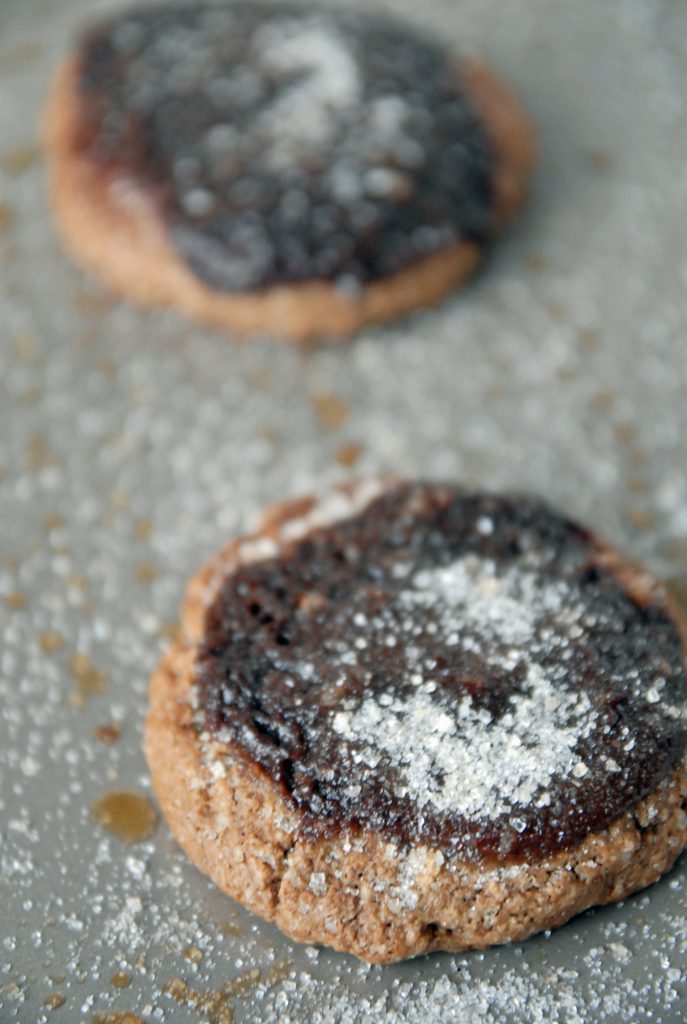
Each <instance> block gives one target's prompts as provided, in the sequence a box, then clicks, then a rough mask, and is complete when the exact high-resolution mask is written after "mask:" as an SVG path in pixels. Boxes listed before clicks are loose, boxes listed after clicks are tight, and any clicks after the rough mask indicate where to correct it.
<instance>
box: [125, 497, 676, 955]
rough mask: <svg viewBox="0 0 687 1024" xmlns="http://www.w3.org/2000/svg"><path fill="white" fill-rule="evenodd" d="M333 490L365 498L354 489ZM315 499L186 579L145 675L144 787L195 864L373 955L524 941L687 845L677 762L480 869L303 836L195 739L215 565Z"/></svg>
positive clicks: (284, 811)
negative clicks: (176, 629)
mask: <svg viewBox="0 0 687 1024" xmlns="http://www.w3.org/2000/svg"><path fill="white" fill-rule="evenodd" d="M357 486H358V487H359V486H360V485H357ZM341 493H343V494H344V495H345V496H346V497H348V498H350V499H351V501H352V502H353V501H355V500H356V495H357V497H358V499H359V498H360V492H359V490H358V491H357V490H356V485H349V486H348V487H345V488H342V489H341ZM313 508H314V509H315V511H316V509H317V506H314V505H313V503H312V502H309V501H305V502H299V503H294V504H291V505H288V506H282V507H281V508H279V509H277V510H276V511H274V512H273V513H272V514H271V515H269V516H268V517H267V518H266V520H265V521H264V525H263V530H262V532H261V533H259V534H256V535H255V537H253V538H249V539H248V540H247V541H246V539H244V540H243V541H237V542H235V543H234V544H232V545H230V546H229V547H228V548H226V549H225V550H224V551H223V552H221V553H220V554H219V555H218V556H217V557H216V558H215V559H213V560H212V561H211V562H210V563H209V564H208V565H207V566H205V567H204V568H203V569H202V570H201V571H200V572H199V573H198V574H197V575H196V576H195V577H194V578H193V579H192V581H191V583H190V585H189V589H188V596H187V601H186V604H185V607H184V614H183V632H184V638H183V639H182V640H180V641H179V642H178V643H177V644H175V646H174V647H173V648H172V649H171V650H170V652H169V653H168V654H167V655H166V656H165V657H164V658H163V660H162V662H161V663H160V665H159V666H158V668H157V670H156V671H155V673H154V674H153V677H152V680H151V688H150V712H149V716H148V721H147V727H146V739H145V747H146V756H147V759H148V764H149V765H150V769H151V773H152V778H153V785H154V788H155V791H156V793H157V796H158V799H159V801H160V805H161V808H162V810H163V812H164V815H165V817H166V818H167V820H168V822H169V825H170V828H171V830H172V832H173V834H174V836H175V837H176V839H177V840H178V842H179V843H180V845H181V846H182V847H183V849H184V850H185V851H186V853H187V854H188V856H189V857H190V858H191V860H193V862H194V863H195V864H196V865H197V866H198V867H199V868H200V870H201V871H203V872H205V873H206V874H208V875H209V876H210V877H211V878H212V879H213V880H214V882H215V883H216V884H217V885H218V886H219V887H220V888H221V889H223V890H224V891H225V892H227V893H228V894H229V895H230V896H232V897H234V898H235V899H237V900H239V901H240V902H241V903H243V904H244V905H246V906H247V907H249V908H250V909H251V910H253V911H255V912H256V913H257V914H260V915H261V916H262V917H264V918H266V919H267V920H269V921H273V922H274V923H275V924H277V925H278V927H279V928H281V929H282V931H284V932H285V933H286V934H287V935H289V936H290V937H291V938H293V939H296V940H298V941H301V942H311V943H324V944H326V945H329V946H332V947H334V948H335V949H338V950H342V951H346V952H351V953H354V954H355V955H356V956H358V957H360V958H361V959H363V960H367V961H369V962H372V963H388V962H391V961H394V960H400V959H403V958H406V957H411V956H416V955H418V954H421V953H427V952H431V951H434V950H452V951H456V952H459V951H462V950H466V949H471V948H484V947H487V946H490V945H494V944H497V943H503V942H509V941H512V940H516V939H522V938H525V937H526V936H528V935H530V934H532V933H533V932H537V931H541V930H543V929H547V928H554V927H557V926H558V925H561V924H563V923H564V922H565V921H567V920H568V919H569V918H571V917H572V916H574V915H575V914H578V913H579V912H580V911H582V910H585V909H586V908H587V907H590V906H593V905H596V904H602V903H609V902H613V901H616V900H621V899H624V898H625V897H627V896H629V895H630V894H631V893H633V892H635V891H637V890H638V889H641V888H643V887H644V886H647V885H650V884H651V883H652V882H655V881H656V880H657V879H658V878H659V877H660V876H661V875H662V874H663V873H664V872H666V871H667V870H669V869H670V867H671V866H672V865H673V863H674V861H675V860H676V858H677V856H678V855H679V853H680V852H681V850H682V849H683V848H684V847H685V845H686V844H687V814H686V813H685V809H686V807H687V770H686V769H685V767H684V766H680V767H678V768H676V769H675V770H674V771H673V772H672V774H671V775H670V776H669V778H668V779H666V780H665V782H663V783H662V784H661V785H660V786H659V787H658V788H657V789H656V790H655V791H654V792H653V793H651V794H650V795H649V796H648V797H646V798H645V799H643V800H641V801H640V802H639V803H638V804H637V805H636V806H635V807H634V808H632V809H631V810H629V811H627V812H626V813H625V814H623V815H622V816H621V817H620V818H618V819H617V820H616V821H615V822H613V823H612V824H611V825H610V826H609V827H607V828H605V829H602V830H600V831H598V832H594V833H591V834H589V835H587V836H586V838H585V839H584V841H583V842H582V843H580V844H579V845H578V846H577V847H575V848H574V849H570V850H564V851H562V852H559V853H557V854H555V855H553V856H548V857H543V858H541V859H539V860H537V861H533V862H532V863H529V864H526V865H506V866H494V867H489V866H485V865H476V864H471V863H468V862H466V861H461V860H459V859H452V860H451V861H446V860H445V859H444V857H443V855H442V854H441V852H440V851H439V850H436V849H432V848H431V847H428V846H418V847H415V848H414V849H411V850H407V849H404V848H403V847H401V846H397V845H395V844H393V843H390V842H389V841H388V840H387V839H386V838H385V837H383V836H380V835H378V834H374V833H371V832H367V833H366V832H362V833H360V834H358V835H357V836H355V837H352V838H351V837H349V838H348V839H347V838H346V837H345V836H337V837H332V838H323V839H319V840H318V841H315V842H312V841H305V840H304V839H303V838H301V837H299V818H298V814H297V812H296V811H295V810H294V809H293V807H292V806H291V804H290V803H289V802H288V801H287V800H286V798H285V797H283V796H282V794H281V792H280V790H279V789H278V787H277V786H276V784H274V783H273V782H272V781H271V780H270V779H269V778H268V777H267V776H266V775H265V774H264V773H263V772H261V771H260V770H259V769H257V768H255V767H254V766H253V765H251V764H249V763H248V762H247V761H246V760H245V759H244V758H243V757H242V756H241V755H240V753H239V752H237V751H231V750H229V751H228V750H227V748H226V747H225V746H222V745H221V744H218V743H216V742H215V741H212V740H211V739H210V738H209V737H208V738H207V741H204V742H202V743H201V742H200V740H199V734H198V731H197V729H196V726H195V725H194V724H193V721H192V715H193V712H192V709H191V706H190V704H189V702H188V693H189V686H190V684H191V682H192V679H193V673H194V661H195V652H196V647H195V644H196V643H197V641H198V639H199V638H200V636H201V634H202V625H203V614H204V609H205V607H206V606H207V604H208V602H209V601H211V600H212V597H213V595H214V593H215V591H216V588H217V586H218V585H219V583H220V582H221V580H222V578H223V577H224V575H225V574H226V573H227V572H228V571H231V570H232V568H233V567H235V566H236V565H237V564H239V563H240V561H241V560H243V559H245V558H246V557H247V555H246V552H247V551H248V550H249V548H248V547H247V546H246V545H247V544H248V545H250V544H255V543H256V542H257V543H258V544H259V543H260V542H262V541H265V540H268V541H269V540H275V541H276V540H278V539H279V534H280V530H281V529H282V527H283V526H284V525H285V524H290V525H291V526H293V524H294V523H296V522H297V521H298V520H301V521H302V523H303V529H304V530H305V529H306V528H307V520H306V519H305V518H304V517H307V515H308V514H309V513H312V511H313ZM242 547H243V550H242ZM256 557H258V554H257V551H256ZM598 559H599V562H600V563H601V562H603V564H604V565H605V567H606V568H607V569H609V570H610V571H614V572H616V573H617V574H618V576H619V577H622V579H623V583H624V585H625V586H627V587H628V589H629V590H630V591H631V592H632V593H633V596H634V597H635V598H636V599H637V600H638V601H642V600H649V598H650V597H651V596H652V595H654V596H655V588H656V584H654V583H653V582H652V583H651V586H649V583H648V582H647V577H646V574H645V573H643V572H642V570H639V569H637V568H636V567H634V566H632V564H631V563H629V562H626V561H625V560H624V559H622V558H621V556H619V555H617V553H615V552H613V550H612V549H610V548H609V547H608V545H603V544H602V543H600V546H599V555H598ZM671 613H673V614H676V613H675V609H674V607H673V606H671ZM676 621H678V622H679V623H680V624H681V620H680V619H679V617H677V618H676Z"/></svg>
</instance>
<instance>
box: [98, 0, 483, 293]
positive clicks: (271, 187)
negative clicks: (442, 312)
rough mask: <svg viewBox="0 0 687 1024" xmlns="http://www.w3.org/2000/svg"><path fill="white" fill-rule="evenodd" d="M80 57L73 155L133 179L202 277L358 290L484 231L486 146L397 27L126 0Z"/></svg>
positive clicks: (331, 14)
mask: <svg viewBox="0 0 687 1024" xmlns="http://www.w3.org/2000/svg"><path fill="white" fill-rule="evenodd" d="M78 63H79V72H80V78H79V89H80V109H79V117H80V125H79V133H78V134H79V139H78V145H79V147H80V149H81V150H82V152H84V153H86V154H88V156H89V157H90V158H91V159H92V160H93V161H95V162H97V163H98V164H99V165H100V166H101V167H102V168H103V171H104V172H105V171H107V172H108V173H111V174H112V175H113V176H114V177H118V178H120V179H122V180H126V178H130V179H132V180H133V181H134V182H136V183H137V184H138V185H139V186H143V187H144V188H145V190H146V193H147V194H148V195H149V196H151V197H153V199H154V201H155V203H156V205H157V208H158V210H159V212H160V214H161V215H162V216H163V217H164V219H165V221H166V223H167V226H168V230H169V233H170V236H171V239H172V241H173V244H174V245H175V247H176V249H177V251H178V253H179V255H180V256H181V257H182V259H183V260H184V261H185V262H186V263H187V264H188V265H189V266H190V267H191V268H192V269H193V271H194V272H195V273H196V275H197V276H198V277H200V278H201V279H202V280H204V281H205V282H207V283H208V284H210V285H211V286H212V287H214V288H216V289H220V290H223V291H227V292H234V291H247V290H254V289H258V288H262V287H264V286H267V285H271V284H277V283H292V282H298V281H306V280H313V279H314V280H328V281H334V282H336V283H337V285H338V286H340V287H342V288H344V289H353V290H355V288H356V287H358V286H359V285H360V284H364V283H366V282H369V281H373V280H375V279H378V278H380V277H384V276H386V275H389V274H392V273H394V272H396V271H399V270H401V269H403V268H405V267H408V266H412V265H413V264H414V263H415V262H416V261H418V260H419V259H421V258H423V257H424V256H427V255H429V254H431V253H434V252H437V251H439V250H441V249H443V248H446V247H447V246H450V245H452V244H454V243H456V242H459V241H477V242H481V241H483V240H484V239H485V237H486V236H487V234H488V232H489V228H490V224H491V223H492V221H493V195H492V185H491V179H492V164H493V156H492V152H491V147H490V144H489V142H488V140H487V138H486V136H485V133H484V131H483V129H482V127H481V124H480V122H479V119H478V117H477V115H476V112H475V110H474V107H473V104H472V101H471V98H470V96H469V94H468V92H467V91H466V90H465V88H464V87H463V86H462V85H461V83H460V76H459V69H458V68H457V65H456V61H455V60H454V58H453V57H452V56H450V55H447V54H446V53H444V52H443V51H442V50H441V49H440V48H439V47H438V46H437V45H435V43H433V42H431V41H429V40H427V39H424V38H422V37H421V36H418V35H417V34H415V33H414V32H413V31H411V30H409V29H407V28H404V27H403V26H401V25H398V24H396V23H395V22H392V21H388V20H386V19H383V18H381V17H378V16H373V15H367V14H364V13H362V12H359V13H355V12H349V11H341V12H336V11H328V12H325V11H314V10H308V9H306V8H303V9H301V8H297V7H292V6H286V5H281V4H280V5H278V6H277V5H270V4H258V3H245V2H238V3H233V4H229V5H224V4H223V5H221V6H220V5H206V4H197V5H193V6H185V7H184V6H182V7H161V8H158V9H151V10H145V9H143V10H135V9H134V10H132V11H130V12H128V13H125V14H123V15H120V16H118V17H116V18H115V19H114V20H111V21H109V22H107V23H105V24H103V25H102V26H101V27H100V28H97V29H95V30H94V31H93V32H92V33H91V34H90V35H89V36H88V37H87V38H86V39H85V40H84V42H83V44H82V47H81V50H80V54H79V60H78Z"/></svg>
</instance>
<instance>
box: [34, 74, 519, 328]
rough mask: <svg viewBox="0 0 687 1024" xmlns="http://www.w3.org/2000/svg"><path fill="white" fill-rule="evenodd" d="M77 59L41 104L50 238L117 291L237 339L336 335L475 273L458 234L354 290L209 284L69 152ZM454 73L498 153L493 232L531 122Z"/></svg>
mask: <svg viewBox="0 0 687 1024" xmlns="http://www.w3.org/2000/svg"><path fill="white" fill-rule="evenodd" d="M77 68H78V65H77V60H76V58H75V57H69V58H67V59H66V60H65V61H64V62H63V64H62V65H61V67H60V68H59V69H58V71H57V73H56V75H55V77H54V80H53V82H52V85H51V87H50V90H49V94H48V98H47V102H46V106H45V111H44V118H43V135H44V141H45V148H46V151H47V155H48V175H49V192H50V198H51V202H52V208H53V213H54V218H55V223H56V226H57V231H58V235H59V236H60V239H61V241H62V244H63V246H64V248H65V249H66V251H67V252H68V253H69V254H70V256H71V257H72V259H73V260H74V262H75V263H77V264H78V265H79V266H81V267H82V268H83V269H85V270H86V271H89V272H91V273H93V274H94V275H95V276H96V277H99V278H100V279H101V280H102V281H103V282H104V283H105V284H106V285H107V286H108V287H109V288H110V289H111V290H112V291H113V292H114V293H116V294H117V295H119V296H121V297H123V298H127V299H131V300H133V301H135V302H137V303H138V304H140V305H143V306H152V307H157V306H161V307H165V306H171V307H176V308H177V309H179V310H180V311H181V312H183V313H184V314H186V315H187V316H188V317H190V318H191V319H195V320H198V321H200V322H203V323H206V324H208V325H210V326H213V327H217V328H224V329H226V330H228V331H230V332H231V333H233V334H235V335H237V336H244V335H254V334H267V335H270V336H272V337H274V338H275V339H277V340H285V341H300V340H305V339H309V338H312V337H318V336H323V337H327V338H330V339H332V340H335V339H343V338H346V337H349V336H350V335H352V334H354V333H355V332H357V331H359V330H361V329H362V328H363V327H365V326H368V325H371V324H375V323H382V322H384V321H386V320H391V319H393V318H395V317H397V316H401V315H403V314H406V313H410V312H411V311H412V310H414V309H417V308H422V307H425V306H431V305H434V304H436V303H438V302H439V301H440V300H441V299H443V298H444V297H445V296H446V295H447V294H449V293H450V292H451V291H453V290H454V289H456V288H457V287H458V286H459V285H461V284H462V283H463V282H464V281H465V280H466V279H467V278H468V277H469V276H470V275H471V274H472V272H473V270H474V269H475V268H476V266H477V264H478V262H479V260H480V255H481V247H480V246H478V245H476V244H474V243H467V242H465V243H459V244H457V245H453V246H450V247H447V248H446V249H443V250H440V251H438V252H436V253H433V254H431V255H429V256H427V257H425V258H423V259H421V260H418V261H417V263H415V264H414V265H413V266H411V267H409V268H406V269H405V270H402V271H400V272H398V273H396V274H393V275H390V276H388V277H385V278H380V279H379V280H378V281H375V282H373V283H371V284H369V285H367V286H365V287H363V288H361V289H360V290H359V292H358V293H357V294H355V295H348V294H345V293H344V292H342V291H341V290H338V289H337V288H336V287H335V286H334V285H333V284H331V283H329V282H322V281H310V282H304V283H299V284H293V285H279V286H273V287H269V288H266V289H264V290H261V291H257V292H245V293H237V294H227V293H223V292H221V291H217V290H215V289H213V288H211V287H210V286H208V285H206V284H204V283H203V282H202V281H201V280H200V279H199V278H198V277H196V276H195V274H194V273H193V272H192V271H191V270H190V269H189V268H188V267H187V266H186V265H185V264H184V263H183V261H182V260H181V258H180V257H179V256H178V255H177V254H176V252H175V251H174V249H173V248H172V246H171V243H170V241H169V239H168V236H167V233H166V230H165V226H164V223H163V222H162V221H161V219H160V218H159V217H158V216H157V214H156V211H155V209H154V208H153V205H152V203H151V202H150V200H149V199H148V198H147V197H146V195H145V193H144V192H143V191H142V190H139V189H137V188H136V187H135V186H134V185H133V183H131V182H130V183H128V185H129V187H128V188H127V194H126V197H124V195H123V193H122V192H121V191H120V192H117V191H116V190H113V189H112V188H110V187H108V184H107V181H106V179H105V178H104V177H103V176H102V175H101V174H99V172H98V169H97V167H95V166H94V165H93V163H92V162H91V161H90V160H89V159H88V158H87V157H85V156H83V155H82V154H80V153H78V152H76V147H75V138H76V129H77V125H78V112H79V97H78V85H77V82H78V75H77ZM460 74H461V78H462V80H463V81H464V82H465V83H467V86H468V89H469V91H470V93H471V96H472V98H473V102H475V104H476V106H477V109H478V112H479V115H480V118H481V120H482V123H483V125H484V128H485V130H486V132H487V135H488V137H489V139H490V141H491V143H492V146H493V147H494V149H495V152H496V163H495V171H494V191H495V197H496V202H495V211H494V223H493V226H492V234H496V233H497V232H498V231H499V230H500V228H501V227H502V226H503V225H504V224H505V223H506V221H508V220H509V219H510V218H511V217H512V215H513V214H514V213H515V211H516V210H517V209H518V207H519V206H520V205H521V204H522V202H523V199H524V196H525V191H526V185H527V180H528V178H529V174H530V171H531V169H532V167H533V165H534V156H535V144H534V129H533V126H532V123H531V121H530V119H529V116H528V115H527V114H526V112H525V111H524V109H523V107H522V106H521V105H520V102H519V101H518V99H517V98H516V97H515V95H514V94H513V93H512V92H511V90H510V89H509V88H508V87H507V86H506V85H505V84H504V83H503V82H501V80H500V79H498V78H497V77H496V76H495V75H494V74H493V73H492V72H491V71H490V70H489V69H488V68H487V67H486V66H484V65H483V64H481V63H478V62H476V61H468V60H466V61H463V62H462V63H461V65H460ZM151 268H154V270H153V269H151Z"/></svg>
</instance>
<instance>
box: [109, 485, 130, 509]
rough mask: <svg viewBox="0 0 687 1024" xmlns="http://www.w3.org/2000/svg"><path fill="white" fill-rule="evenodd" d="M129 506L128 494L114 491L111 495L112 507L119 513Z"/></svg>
mask: <svg viewBox="0 0 687 1024" xmlns="http://www.w3.org/2000/svg"><path fill="white" fill-rule="evenodd" d="M128 504H129V495H128V494H127V493H126V491H118V490H114V491H113V492H112V494H111V495H110V505H111V506H112V508H115V509H117V511H120V512H121V510H122V509H124V508H126V507H127V506H128Z"/></svg>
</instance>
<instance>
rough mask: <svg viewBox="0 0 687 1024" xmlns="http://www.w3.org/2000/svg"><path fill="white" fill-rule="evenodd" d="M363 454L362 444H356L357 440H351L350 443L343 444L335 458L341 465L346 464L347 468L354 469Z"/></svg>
mask: <svg viewBox="0 0 687 1024" xmlns="http://www.w3.org/2000/svg"><path fill="white" fill-rule="evenodd" d="M362 454H363V446H362V445H361V444H355V442H350V443H349V444H342V445H341V447H340V448H339V449H338V450H337V451H336V453H335V455H334V458H335V459H336V461H337V462H338V463H339V465H341V466H345V467H346V469H352V468H353V466H355V464H356V463H357V462H358V461H359V459H360V456H361V455H362Z"/></svg>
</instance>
